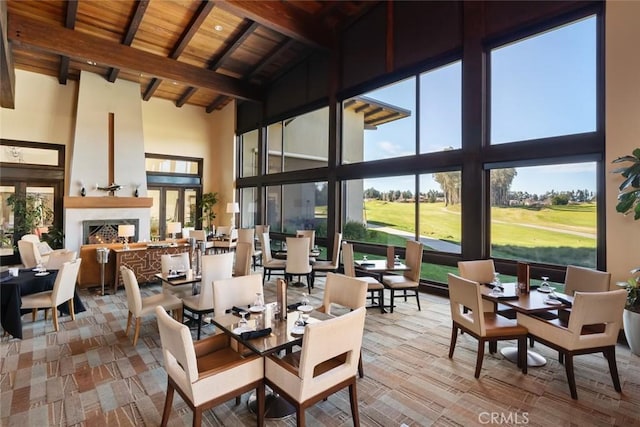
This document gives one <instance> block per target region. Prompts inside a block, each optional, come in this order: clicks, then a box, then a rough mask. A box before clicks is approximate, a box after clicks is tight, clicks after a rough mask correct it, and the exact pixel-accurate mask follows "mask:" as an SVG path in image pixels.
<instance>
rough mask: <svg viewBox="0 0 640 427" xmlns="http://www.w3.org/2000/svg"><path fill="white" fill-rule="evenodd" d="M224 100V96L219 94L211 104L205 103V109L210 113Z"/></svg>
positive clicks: (225, 98)
mask: <svg viewBox="0 0 640 427" xmlns="http://www.w3.org/2000/svg"><path fill="white" fill-rule="evenodd" d="M226 100H227V97H226V96H224V95H219V96H218V97H217V98H216V99H214V100H213V102H212V103H211V104H209V105H207V110H206V111H207V113H210V112H212V111H213V110H215V109H216V108H218V107H219V106H220V105H222V103H223V102H224V101H226Z"/></svg>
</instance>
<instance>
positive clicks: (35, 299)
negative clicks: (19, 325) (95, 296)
mask: <svg viewBox="0 0 640 427" xmlns="http://www.w3.org/2000/svg"><path fill="white" fill-rule="evenodd" d="M81 262H82V259H80V258H77V259H74V260H73V261H68V262H65V263H64V264H62V266H60V268H59V270H58V275H57V276H56V281H55V282H54V284H53V290H50V291H44V292H38V293H37V294H30V295H23V296H22V298H21V299H22V304H21V306H20V308H21V309H26V310H28V309H31V319H32V320H34V321H35V318H36V313H37V311H38V309H39V308H44V309H45V311H44V318H45V320H46V319H47V310H48V309H51V311H52V313H53V314H52V318H53V328H54V329H55V331H56V332H58V306H60V304H62V303H64V302H68V304H69V314H70V315H71V320H76V315H75V310H74V307H73V295H74V293H75V291H76V279H77V278H78V271H79V270H80V263H81Z"/></svg>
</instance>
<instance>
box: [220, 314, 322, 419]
mask: <svg viewBox="0 0 640 427" xmlns="http://www.w3.org/2000/svg"><path fill="white" fill-rule="evenodd" d="M248 311H249V309H247V312H248ZM266 313H267V311H263V312H261V313H249V315H248V317H247V324H246V325H243V324H241V323H240V322H241V319H242V317H241V316H240V315H239V314H238V313H237V312H231V313H224V314H219V315H216V316H214V317H213V319H212V322H213V324H214V325H215V326H216V327H218V328H220V330H221V331H222V332H224V333H225V334H227V335H229V336H230V337H231V339H234V340H236V341H237V342H238V343H239V344H241V345H242V346H244V347H246V348H247V349H249V350H251V351H252V352H254V353H256V354H259V355H260V356H263V357H265V356H268V355H270V354H273V353H277V352H280V351H291V348H292V347H293V346H296V345H302V340H303V338H304V328H302V330H301V329H300V328H299V327H297V326H296V320H298V318H299V316H300V312H296V311H291V312H289V313H288V314H287V318H286V319H282V320H280V319H272V318H266ZM308 315H309V317H308V319H307V320H306V323H307V324H312V323H316V322H322V321H323V320H327V319H330V318H331V317H332V316H331V315H329V314H326V313H323V312H320V311H317V310H314V311H311V312H310V313H308ZM240 328H242V329H240ZM267 328H269V329H270V331H269V329H267ZM241 330H244V331H247V330H249V331H257V332H258V335H260V331H264V332H268V333H267V334H265V335H264V336H259V337H257V338H253V337H250V336H249V337H247V336H245V335H244V334H242V333H239V332H240V331H241ZM296 332H300V333H296ZM248 405H249V409H250V410H251V411H252V412H254V413H256V405H257V401H256V399H255V396H251V398H250V399H249V402H248ZM294 413H295V408H294V406H293V405H291V404H290V403H289V402H287V401H286V400H285V399H284V398H282V397H281V396H279V395H277V394H275V393H267V394H266V396H265V418H267V419H282V418H285V417H287V416H289V415H292V414H294Z"/></svg>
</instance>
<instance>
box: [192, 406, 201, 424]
mask: <svg viewBox="0 0 640 427" xmlns="http://www.w3.org/2000/svg"><path fill="white" fill-rule="evenodd" d="M192 425H193V427H200V426H201V425H202V407H201V406H196V407H195V408H193V424H192Z"/></svg>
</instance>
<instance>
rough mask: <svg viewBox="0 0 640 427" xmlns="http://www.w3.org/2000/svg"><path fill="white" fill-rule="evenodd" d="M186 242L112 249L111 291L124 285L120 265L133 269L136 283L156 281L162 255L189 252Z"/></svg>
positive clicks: (160, 267)
mask: <svg viewBox="0 0 640 427" xmlns="http://www.w3.org/2000/svg"><path fill="white" fill-rule="evenodd" d="M189 249H190V246H189V245H188V244H182V243H181V244H178V245H176V246H147V247H143V248H131V249H113V253H114V254H115V258H116V259H115V269H116V271H115V272H114V281H113V283H114V286H113V288H114V289H113V292H114V293H116V292H117V290H118V287H119V286H124V283H121V278H120V266H122V265H124V266H125V267H128V268H130V269H131V270H133V272H134V274H135V275H136V278H137V279H138V283H145V282H153V281H156V280H157V278H156V277H155V274H156V273H160V272H161V271H162V261H161V258H162V255H165V254H179V253H182V252H189Z"/></svg>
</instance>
